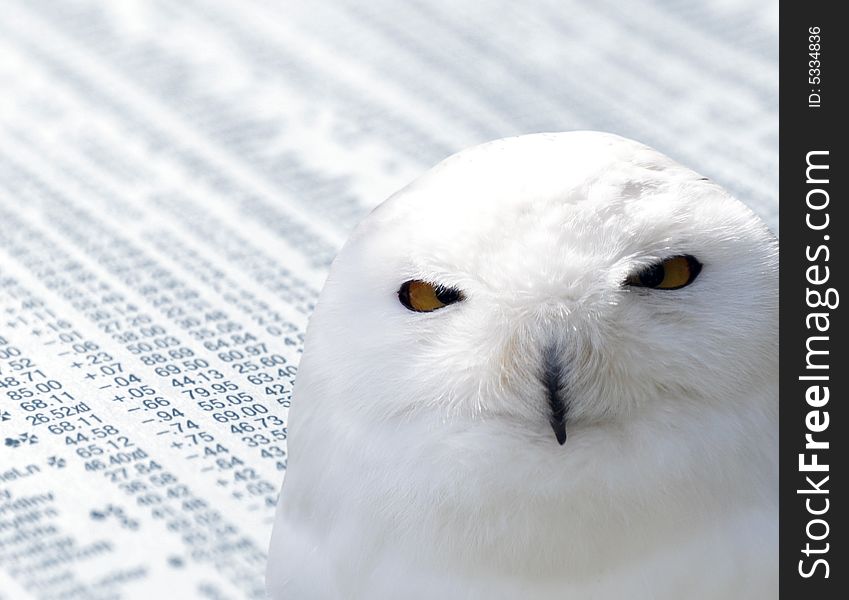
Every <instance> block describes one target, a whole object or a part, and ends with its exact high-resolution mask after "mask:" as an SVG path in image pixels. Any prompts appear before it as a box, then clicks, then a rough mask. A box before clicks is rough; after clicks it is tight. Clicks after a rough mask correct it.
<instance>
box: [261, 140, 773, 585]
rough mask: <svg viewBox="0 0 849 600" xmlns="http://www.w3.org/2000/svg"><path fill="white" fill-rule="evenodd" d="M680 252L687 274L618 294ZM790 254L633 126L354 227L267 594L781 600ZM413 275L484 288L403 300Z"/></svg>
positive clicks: (306, 391)
mask: <svg viewBox="0 0 849 600" xmlns="http://www.w3.org/2000/svg"><path fill="white" fill-rule="evenodd" d="M679 254H691V255H693V256H695V257H696V258H698V260H699V261H700V262H701V263H702V264H703V269H702V272H701V274H700V275H699V276H698V278H697V279H696V280H695V281H694V282H693V283H692V284H691V285H689V286H687V287H685V288H682V289H680V290H674V291H666V290H649V289H642V288H630V287H628V286H624V285H623V284H622V282H623V281H624V280H625V278H626V277H627V276H628V274H630V273H633V272H634V271H635V270H637V269H639V268H640V266H644V265H646V264H649V263H652V262H654V261H657V260H658V259H663V258H666V257H669V256H673V255H679ZM777 260H778V259H777V242H776V240H775V238H774V237H773V236H772V234H770V233H769V231H768V230H767V228H766V227H765V226H764V225H763V224H762V223H761V222H760V221H759V220H758V219H757V218H756V217H755V216H754V215H753V213H752V212H751V211H750V210H749V209H747V208H746V207H744V206H743V205H742V204H741V203H740V202H738V201H737V200H735V199H733V198H731V197H730V196H729V195H728V194H727V193H726V192H724V191H723V190H722V189H721V188H720V187H719V186H717V185H715V184H713V183H711V182H709V181H706V180H704V179H703V178H701V177H700V176H699V175H698V174H696V173H694V172H693V171H690V170H689V169H686V168H684V167H682V166H680V165H678V164H677V163H675V162H673V161H672V160H670V159H668V158H666V157H665V156H663V155H661V154H659V153H658V152H656V151H654V150H652V149H650V148H647V147H646V146H643V145H640V144H637V143H635V142H632V141H630V140H626V139H623V138H620V137H617V136H614V135H609V134H602V133H594V132H573V133H560V134H537V135H529V136H522V137H518V138H509V139H504V140H498V141H495V142H491V143H488V144H484V145H482V146H478V147H475V148H471V149H469V150H466V151H464V152H461V153H459V154H457V155H455V156H452V157H451V158H449V159H447V160H445V161H443V162H442V163H440V164H439V165H437V166H436V167H435V168H433V169H432V170H431V171H430V172H428V173H427V174H425V175H424V176H422V177H421V178H420V179H418V180H417V181H415V182H414V183H412V184H411V185H409V186H407V187H406V188H404V189H403V190H401V191H400V192H398V193H397V194H395V195H394V196H393V197H392V198H390V199H389V200H387V201H386V202H385V203H384V204H382V205H381V206H380V207H379V208H378V209H376V210H375V211H374V212H372V214H371V215H369V216H368V218H366V219H365V221H364V222H363V223H362V224H361V225H360V226H359V227H358V228H357V230H356V231H355V233H354V234H353V235H352V236H351V239H350V240H349V242H348V243H347V244H346V246H345V247H344V249H343V250H342V251H341V252H340V254H339V256H338V257H337V259H336V261H335V263H334V265H333V267H332V269H331V273H330V276H329V278H328V280H327V283H326V286H325V288H324V291H323V292H322V294H321V298H320V300H319V302H318V306H317V307H316V310H315V313H314V315H313V316H312V319H311V321H310V326H309V330H308V333H307V338H306V344H305V352H304V356H303V360H302V362H301V365H300V370H299V374H298V379H297V382H296V386H295V392H294V399H293V403H292V410H291V414H290V433H291V437H290V441H289V453H290V454H289V469H288V472H287V475H286V480H285V484H284V486H283V490H282V493H281V498H280V504H279V507H278V513H277V519H276V523H275V527H274V533H273V538H272V542H271V548H270V556H269V564H268V578H267V580H268V589H269V592H270V594H271V596H272V597H273V598H274V599H275V600H279V599H286V600H311V599H316V600H335V599H337V598H340V599H341V598H344V599H360V598H361V599H369V600H382V599H384V598H386V599H397V598H404V599H413V600H414V599H418V598H422V599H424V598H442V599H444V600H453V599H478V598H480V599H501V598H504V599H508V598H509V599H513V598H522V599H528V600H533V599H543V598H545V599H548V598H552V599H554V598H556V599H559V600H563V599H567V600H569V599H576V600H577V599H580V600H589V599H596V600H614V599H616V600H621V599H622V598H629V599H632V600H636V599H643V598H645V599H654V600H667V599H668V600H672V599H674V600H681V599H682V598H688V599H691V600H697V599H723V600H728V599H734V598H740V599H744V598H745V599H747V600H751V599H760V598H763V599H766V598H774V597H776V596H777V541H778V516H777V515H778V498H777V496H778V493H777V484H778V471H777V458H778V450H777V440H778V426H777V424H778V421H777V419H778V393H777V370H778V339H777V332H778V329H777V309H778V281H777V269H778V262H777ZM409 279H424V280H427V281H432V282H436V283H440V284H445V285H450V286H454V287H456V288H458V289H460V290H462V292H463V293H464V295H465V299H464V300H462V301H460V302H458V303H456V304H452V305H450V306H447V307H445V308H443V309H440V310H437V311H434V312H431V313H415V312H411V311H408V310H406V309H405V308H404V307H403V306H402V305H401V304H400V303H399V301H398V297H397V294H396V292H397V290H398V288H399V287H400V285H401V284H402V283H403V282H404V281H407V280H409ZM551 346H554V347H556V348H558V349H559V353H560V358H561V360H562V362H563V364H565V365H568V382H569V383H568V385H569V402H570V406H569V417H568V425H567V431H568V440H567V441H566V443H565V444H564V445H563V446H561V445H559V444H558V443H557V442H556V440H555V437H554V435H553V432H552V429H551V427H550V426H549V423H548V415H549V412H548V411H549V407H548V404H547V402H546V396H545V393H544V389H543V387H542V385H541V383H540V378H539V376H538V375H539V369H540V363H541V360H542V353H543V351H544V348H545V347H551Z"/></svg>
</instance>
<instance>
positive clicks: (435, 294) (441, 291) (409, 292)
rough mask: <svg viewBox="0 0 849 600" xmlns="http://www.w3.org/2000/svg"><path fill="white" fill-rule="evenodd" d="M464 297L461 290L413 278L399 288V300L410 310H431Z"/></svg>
mask: <svg viewBox="0 0 849 600" xmlns="http://www.w3.org/2000/svg"><path fill="white" fill-rule="evenodd" d="M462 299H463V294H462V293H461V292H460V290H457V289H454V288H450V287H445V286H442V285H435V284H432V283H428V282H427V281H420V280H418V279H411V280H410V281H405V282H404V283H403V284H402V285H401V288H400V289H399V290H398V300H400V301H401V304H403V305H404V306H406V307H407V308H408V309H409V310H412V311H415V312H431V311H434V310H436V309H438V308H442V307H444V306H447V305H449V304H453V303H454V302H458V301H460V300H462Z"/></svg>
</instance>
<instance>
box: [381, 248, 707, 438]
mask: <svg viewBox="0 0 849 600" xmlns="http://www.w3.org/2000/svg"><path fill="white" fill-rule="evenodd" d="M701 270H702V263H701V262H700V261H699V260H698V259H696V258H695V257H694V256H692V255H689V254H679V255H673V256H671V257H669V258H666V259H663V260H660V261H657V262H654V263H651V264H648V265H644V266H641V267H640V268H638V269H635V270H634V271H633V272H632V273H631V274H630V275H629V276H628V277H627V278H626V279H625V281H624V282H622V288H626V289H627V288H648V289H649V290H658V291H660V292H661V293H665V292H666V291H674V290H680V289H681V288H684V287H687V286H689V285H690V284H691V283H692V282H693V281H694V280H695V279H696V277H698V276H699V274H700V273H701ZM397 294H398V301H399V302H400V303H401V304H402V305H403V306H404V307H405V308H406V309H407V310H410V311H412V312H416V313H432V312H434V311H438V310H440V309H444V308H446V307H448V306H449V305H451V304H455V303H457V302H461V301H463V300H465V298H466V297H465V295H464V294H463V292H462V291H460V290H458V289H457V288H454V287H451V286H448V285H443V284H438V283H430V282H427V281H423V280H419V279H411V280H408V281H405V282H404V283H402V284H401V286H400V288H399V289H398V292H397ZM540 356H541V359H540V363H541V364H540V367H539V372H538V379H539V381H540V383H541V384H542V389H543V390H544V394H545V400H544V402H545V404H546V405H547V407H546V412H547V413H548V422H549V424H550V425H551V428H552V430H553V431H554V437H555V438H556V439H557V442H558V443H559V444H560V445H561V446H562V445H563V444H565V443H566V437H567V432H566V426H567V420H568V413H569V408H570V406H569V400H570V399H569V389H568V388H569V386H568V374H567V373H566V369H565V365H564V364H563V363H564V359H563V356H564V353H563V352H561V351H560V349H559V348H558V346H557V345H556V344H548V345H546V346H544V347H543V348H542V351H541V353H540Z"/></svg>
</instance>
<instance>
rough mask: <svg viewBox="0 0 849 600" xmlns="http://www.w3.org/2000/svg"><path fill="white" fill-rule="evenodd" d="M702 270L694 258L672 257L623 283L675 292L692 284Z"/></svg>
mask: <svg viewBox="0 0 849 600" xmlns="http://www.w3.org/2000/svg"><path fill="white" fill-rule="evenodd" d="M701 270H702V263H700V262H699V261H698V260H696V258H695V257H694V256H690V255H689V254H685V255H682V256H673V257H671V258H667V259H666V260H663V261H661V262H659V263H655V264H653V265H649V266H648V267H645V268H643V269H642V270H641V271H639V272H638V273H635V274H633V275H631V276H630V277H629V278H628V279H627V280H626V281H625V283H627V284H628V285H632V286H636V287H647V288H653V289H658V290H677V289H680V288H682V287H684V286H688V285H690V284H691V283H693V280H694V279H695V278H696V277H698V275H699V272H701Z"/></svg>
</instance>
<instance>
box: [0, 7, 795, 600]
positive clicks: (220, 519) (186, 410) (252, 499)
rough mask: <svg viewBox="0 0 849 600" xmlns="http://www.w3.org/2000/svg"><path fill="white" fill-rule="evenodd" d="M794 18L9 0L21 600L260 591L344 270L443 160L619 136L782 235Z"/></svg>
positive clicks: (1, 474) (6, 295)
mask: <svg viewBox="0 0 849 600" xmlns="http://www.w3.org/2000/svg"><path fill="white" fill-rule="evenodd" d="M777 6H778V5H777V3H767V4H764V3H762V2H731V1H728V2H719V3H713V4H710V5H709V4H707V3H693V4H690V3H687V2H661V1H651V0H646V1H643V2H630V3H621V2H616V1H615V0H602V1H597V2H575V3H571V2H564V1H562V0H550V1H549V0H539V1H534V2H521V3H517V2H512V1H509V0H503V1H502V0H493V1H487V2H469V3H457V2H448V1H446V2H425V1H424V0H419V1H412V2H404V3H400V2H392V1H391V0H371V1H369V2H358V1H351V2H344V1H338V2H322V3H308V2H304V3H301V2H277V3H273V2H268V1H263V0H257V1H251V2H234V3H232V4H231V3H225V2H218V1H211V0H175V1H173V2H166V1H164V0H163V1H147V0H145V1H138V2H108V3H106V2H96V1H79V2H78V1H73V2H71V1H63V2H51V1H49V0H21V1H16V0H8V1H5V2H3V17H2V19H0V126H2V132H0V599H2V600H18V599H28V598H41V599H51V598H57V599H58V598H63V599H64V598H86V599H89V598H91V599H108V598H132V599H136V598H138V599H149V598H155V597H159V598H181V599H191V598H221V599H224V598H230V599H240V598H262V597H264V592H263V571H264V563H265V551H266V545H267V542H268V539H269V536H270V532H271V531H270V530H271V524H272V518H273V513H274V506H275V501H276V496H277V492H278V489H279V486H280V483H281V481H282V478H283V475H284V472H285V467H286V436H287V428H286V425H287V424H286V414H287V410H286V409H287V406H288V403H289V398H290V393H291V390H292V382H293V380H294V377H295V373H296V370H297V363H298V358H299V355H300V352H301V341H302V337H303V332H304V328H305V326H306V323H307V317H308V315H309V313H310V310H311V308H312V306H313V303H314V302H315V299H316V296H317V293H318V291H319V289H320V288H321V285H322V281H323V278H324V277H325V274H326V271H327V267H328V264H329V262H330V261H331V259H332V257H333V255H334V252H335V251H336V250H337V249H338V248H339V247H340V245H341V244H342V243H343V241H344V239H345V236H346V234H347V233H348V231H349V230H350V229H351V227H352V226H353V225H354V223H355V222H356V221H357V220H358V219H359V218H361V217H362V216H363V215H365V214H366V213H367V212H368V211H369V210H370V209H371V208H372V207H373V206H374V205H375V204H376V203H378V202H379V201H381V200H382V199H384V198H385V197H387V196H388V195H389V194H390V193H391V192H393V191H394V190H395V189H397V188H398V187H400V186H401V185H403V184H404V183H406V182H407V181H408V180H410V179H411V178H413V177H414V176H415V175H417V174H418V173H420V172H422V171H423V170H424V169H426V168H427V167H429V166H430V165H431V164H433V163H435V162H436V161H438V160H440V159H442V158H443V157H445V156H447V155H448V154H451V153H453V152H455V151H457V150H459V149H461V148H463V147H465V146H469V145H472V144H475V143H478V142H481V141H485V140H489V139H493V138H498V137H504V136H508V135H515V134H521V133H527V132H534V131H559V130H569V129H602V130H609V131H614V132H618V133H621V134H624V135H627V136H630V137H634V138H637V139H640V140H642V141H645V142H647V143H649V144H650V145H653V146H655V147H657V148H659V149H661V150H663V151H665V152H666V153H668V154H670V155H672V156H674V157H675V158H677V159H679V160H681V161H682V162H684V163H686V164H689V165H691V166H693V167H695V168H696V169H697V170H699V171H701V172H702V173H703V174H705V175H707V176H709V177H711V178H713V179H715V180H716V181H718V182H720V183H721V184H723V185H725V186H726V187H728V188H729V189H731V190H732V191H733V192H734V193H736V194H737V195H738V196H739V197H740V198H741V199H743V200H744V201H746V202H747V203H749V204H750V205H751V206H752V207H753V208H754V209H755V210H756V211H757V212H758V213H759V214H761V215H762V216H763V217H764V218H765V219H766V220H767V222H768V223H769V224H770V226H771V227H772V228H773V229H774V230H777V225H778V223H777V208H778V205H777V168H778V162H777V161H778V157H777V149H778V129H777V116H778V114H777V113H778V103H777V86H778V81H777V58H778V57H777V10H778V8H777ZM564 168H568V165H565V166H564ZM339 343H343V344H344V343H352V341H351V340H343V339H340V340H339ZM352 350H354V351H355V348H354V347H353V346H352ZM352 460H356V458H355V457H352Z"/></svg>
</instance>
